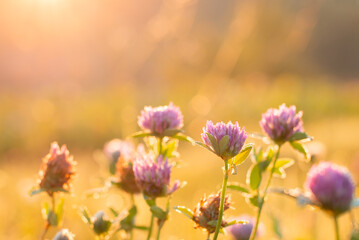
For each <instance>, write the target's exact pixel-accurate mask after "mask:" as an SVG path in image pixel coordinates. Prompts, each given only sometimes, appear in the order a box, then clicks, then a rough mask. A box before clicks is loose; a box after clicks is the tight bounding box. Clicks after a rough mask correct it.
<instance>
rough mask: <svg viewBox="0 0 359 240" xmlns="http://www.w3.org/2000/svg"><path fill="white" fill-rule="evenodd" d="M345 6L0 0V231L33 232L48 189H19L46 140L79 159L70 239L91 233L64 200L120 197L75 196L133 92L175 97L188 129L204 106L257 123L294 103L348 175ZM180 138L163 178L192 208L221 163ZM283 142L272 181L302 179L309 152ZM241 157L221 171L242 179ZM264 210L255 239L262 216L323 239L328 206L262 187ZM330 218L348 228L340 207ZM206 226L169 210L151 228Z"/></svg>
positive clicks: (355, 68)
mask: <svg viewBox="0 0 359 240" xmlns="http://www.w3.org/2000/svg"><path fill="white" fill-rule="evenodd" d="M358 13H359V2H358V1H357V0H346V1H340V0H318V1H309V0H302V1H297V0H271V1H265V0H240V1H237V0H223V1H216V0H166V1H161V0H147V1H140V0H133V1H115V0H108V1H84V0H11V1H10V0H4V1H1V3H0V133H1V134H0V212H1V215H2V217H1V218H0V236H2V238H4V239H5V238H6V239H23V240H25V239H26V240H27V239H38V236H40V234H41V232H42V229H43V225H44V221H43V219H42V218H41V214H40V211H41V203H42V202H43V201H46V200H49V199H48V198H47V196H45V194H40V195H37V196H35V197H29V195H28V191H29V189H30V188H31V187H32V186H33V185H34V184H35V183H36V178H37V173H38V170H39V167H40V164H41V158H42V157H43V156H45V155H46V153H47V152H48V149H49V147H50V143H51V142H52V141H55V140H56V141H58V142H59V144H67V146H68V148H69V150H70V152H71V154H73V155H74V157H75V160H76V161H78V167H77V169H78V175H77V177H76V179H75V183H74V194H72V195H69V196H66V200H67V202H66V206H65V219H64V223H63V225H64V226H65V227H68V228H70V229H71V230H72V231H73V232H74V233H75V234H76V235H77V239H91V236H92V233H91V230H90V229H89V228H88V227H87V226H86V225H85V224H84V223H83V222H82V221H81V219H80V217H79V215H78V214H77V211H76V209H75V208H74V206H80V205H81V206H83V205H86V206H88V207H89V210H90V211H91V212H92V213H95V212H96V211H97V210H100V209H106V208H107V206H114V207H115V208H117V209H119V210H121V209H124V208H126V207H128V201H129V200H128V199H127V196H126V195H125V194H124V193H122V192H121V191H119V190H117V191H116V190H111V191H110V192H109V193H108V194H104V196H101V197H100V198H98V199H87V198H84V192H85V191H86V190H88V189H90V188H94V187H100V186H101V184H102V182H103V179H104V178H106V176H108V173H107V169H106V167H104V165H103V164H102V163H101V162H100V161H99V160H98V159H99V158H101V157H99V156H101V151H102V148H103V145H104V143H105V142H106V141H108V140H111V139H112V138H126V137H127V136H128V135H130V134H131V133H132V132H135V131H137V130H139V128H138V126H137V115H138V114H139V113H140V111H141V109H142V108H143V107H144V106H145V105H152V106H158V105H165V104H168V103H169V102H170V101H173V102H174V104H176V105H178V106H180V108H181V109H182V112H183V114H184V117H185V127H184V128H185V130H186V133H187V134H188V135H190V136H191V137H193V138H194V139H196V140H199V139H200V133H201V131H202V127H203V126H204V124H205V122H206V120H207V119H210V120H213V121H221V120H223V121H229V120H231V121H238V122H239V123H240V125H242V126H246V130H247V131H248V132H259V131H260V128H259V124H258V121H259V120H260V118H261V113H263V112H264V111H265V110H266V109H267V108H269V107H278V106H279V105H280V104H281V103H287V104H288V105H291V104H295V105H296V106H297V108H298V109H299V110H303V112H304V127H305V129H306V131H307V133H309V134H310V135H311V136H314V137H315V143H313V144H312V145H310V146H308V147H309V148H310V149H311V150H312V151H313V153H315V154H316V156H317V157H316V160H317V161H318V160H330V161H333V162H336V163H339V164H342V165H345V166H347V167H348V168H350V170H351V172H352V174H353V176H354V177H355V179H356V182H357V179H358V177H359V174H358V173H359V28H358V25H359V14H358ZM248 142H254V140H253V139H248ZM179 150H180V153H181V158H180V160H181V166H180V168H176V169H174V178H178V179H181V180H184V181H187V182H188V184H187V186H186V187H185V188H183V189H182V190H180V191H179V192H178V193H176V194H175V195H174V197H173V201H172V204H173V205H186V206H187V207H190V208H194V206H195V205H196V204H197V202H198V201H199V200H200V198H201V197H202V196H203V195H204V194H207V195H208V194H210V193H211V192H216V191H217V190H218V189H219V187H220V184H221V179H222V170H221V167H222V164H223V163H222V162H221V161H218V159H216V157H215V156H212V155H211V154H210V153H207V152H206V151H205V150H203V149H201V148H199V147H193V146H191V145H190V144H187V143H181V144H180V149H179ZM283 156H290V157H293V158H295V159H298V161H297V162H296V164H295V165H294V166H293V167H292V168H291V169H290V170H289V171H288V177H287V180H285V181H284V180H281V179H277V180H275V181H274V185H278V186H285V187H301V186H302V184H303V181H304V179H305V173H306V172H307V171H308V169H309V167H310V163H305V162H302V161H300V156H299V155H297V154H296V153H294V152H293V151H292V150H291V149H290V148H289V147H286V148H284V151H283ZM241 166H242V167H241V168H240V169H239V172H238V175H236V176H231V177H230V181H241V182H243V181H245V174H246V171H247V169H248V167H249V166H250V161H249V160H248V161H247V163H245V164H243V165H241ZM193 169H195V171H194V170H193ZM232 197H233V201H234V205H233V207H234V208H235V209H231V210H229V211H228V213H227V216H237V215H240V214H242V213H246V214H249V215H254V213H255V210H254V209H253V208H251V207H249V205H248V204H247V203H246V202H245V200H244V199H243V197H241V196H240V195H239V194H237V193H233V195H232ZM137 201H138V202H139V204H140V205H141V204H142V206H143V208H142V209H143V210H142V212H141V214H140V218H139V222H140V223H143V224H147V222H148V221H149V213H148V211H147V209H146V208H145V205H144V203H143V201H142V199H141V197H140V196H139V197H138V200H137ZM264 213H265V214H264V215H263V218H262V219H263V222H264V224H265V225H266V229H267V231H266V234H265V235H264V237H263V238H262V239H278V237H276V235H275V234H274V232H273V230H272V229H273V224H274V223H278V225H279V228H280V229H281V232H282V235H283V237H282V239H298V240H299V239H303V240H304V239H334V238H333V236H334V232H333V231H332V221H331V219H330V218H329V217H327V216H326V215H324V214H323V213H321V212H314V211H310V209H308V208H300V207H298V206H297V205H296V203H295V202H294V201H293V200H291V199H286V198H283V197H280V196H270V198H269V201H268V204H267V205H266V207H265V210H264ZM355 215H358V213H355ZM357 217H358V218H359V216H357ZM340 225H341V233H342V235H343V237H345V238H344V239H347V238H348V236H349V234H350V229H351V225H350V219H349V216H348V215H344V216H342V217H341V218H340ZM56 231H57V230H55V229H52V230H51V231H49V234H48V236H49V238H50V237H51V236H53V235H54V233H55V232H56ZM136 234H137V235H136V236H135V239H143V238H144V235H143V234H142V233H141V232H138V233H137V232H136ZM205 236H206V235H205V234H204V233H202V232H201V231H200V230H195V229H193V223H192V222H190V221H189V220H188V219H187V218H185V217H184V216H183V215H180V214H178V213H176V212H174V211H173V212H172V213H171V219H170V221H169V222H168V223H167V224H166V225H165V228H164V230H163V239H173V240H175V239H204V238H205ZM222 238H226V239H227V238H228V239H229V237H228V236H223V237H222Z"/></svg>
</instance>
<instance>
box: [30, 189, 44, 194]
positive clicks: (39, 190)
mask: <svg viewBox="0 0 359 240" xmlns="http://www.w3.org/2000/svg"><path fill="white" fill-rule="evenodd" d="M44 191H46V190H45V189H34V190H30V193H29V194H30V196H34V195H36V194H39V193H42V192H44Z"/></svg>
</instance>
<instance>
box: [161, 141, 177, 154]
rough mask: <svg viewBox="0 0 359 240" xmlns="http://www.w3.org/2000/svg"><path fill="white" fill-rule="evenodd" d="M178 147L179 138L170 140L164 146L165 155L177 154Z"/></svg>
mask: <svg viewBox="0 0 359 240" xmlns="http://www.w3.org/2000/svg"><path fill="white" fill-rule="evenodd" d="M177 147H178V140H172V141H169V142H168V143H167V144H166V146H165V147H164V150H163V156H165V157H168V158H172V157H175V156H176V154H175V151H176V149H177Z"/></svg>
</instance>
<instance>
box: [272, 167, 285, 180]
mask: <svg viewBox="0 0 359 240" xmlns="http://www.w3.org/2000/svg"><path fill="white" fill-rule="evenodd" d="M273 175H274V176H277V177H280V178H285V177H286V176H287V174H286V173H285V171H284V169H283V168H274V169H273Z"/></svg>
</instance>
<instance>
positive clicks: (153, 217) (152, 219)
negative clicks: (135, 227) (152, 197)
mask: <svg viewBox="0 0 359 240" xmlns="http://www.w3.org/2000/svg"><path fill="white" fill-rule="evenodd" d="M154 219H155V216H154V215H153V214H152V215H151V223H150V227H149V228H148V235H147V240H150V238H151V234H152V228H153V221H154Z"/></svg>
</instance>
